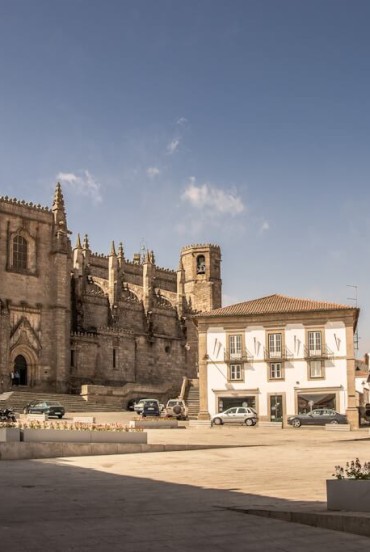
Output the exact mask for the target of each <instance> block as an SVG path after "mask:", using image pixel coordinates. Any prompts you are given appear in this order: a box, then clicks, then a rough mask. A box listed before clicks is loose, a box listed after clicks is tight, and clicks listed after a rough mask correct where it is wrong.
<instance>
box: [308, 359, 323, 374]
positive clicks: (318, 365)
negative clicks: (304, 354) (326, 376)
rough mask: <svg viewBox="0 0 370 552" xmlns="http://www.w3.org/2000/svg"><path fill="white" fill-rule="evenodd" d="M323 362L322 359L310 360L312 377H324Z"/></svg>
mask: <svg viewBox="0 0 370 552" xmlns="http://www.w3.org/2000/svg"><path fill="white" fill-rule="evenodd" d="M322 377H323V370H322V362H321V360H311V362H310V378H322Z"/></svg>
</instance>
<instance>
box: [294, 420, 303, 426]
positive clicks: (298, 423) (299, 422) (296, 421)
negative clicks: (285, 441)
mask: <svg viewBox="0 0 370 552" xmlns="http://www.w3.org/2000/svg"><path fill="white" fill-rule="evenodd" d="M301 425H302V422H301V420H298V419H296V420H293V421H292V426H293V427H301Z"/></svg>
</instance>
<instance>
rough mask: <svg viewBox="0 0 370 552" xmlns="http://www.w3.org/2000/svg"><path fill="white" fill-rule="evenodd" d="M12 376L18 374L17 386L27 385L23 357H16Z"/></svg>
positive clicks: (25, 363)
mask: <svg viewBox="0 0 370 552" xmlns="http://www.w3.org/2000/svg"><path fill="white" fill-rule="evenodd" d="M14 374H19V378H17V379H18V383H17V381H16V384H17V385H27V361H26V359H25V358H24V356H23V355H18V356H17V357H16V358H15V360H14Z"/></svg>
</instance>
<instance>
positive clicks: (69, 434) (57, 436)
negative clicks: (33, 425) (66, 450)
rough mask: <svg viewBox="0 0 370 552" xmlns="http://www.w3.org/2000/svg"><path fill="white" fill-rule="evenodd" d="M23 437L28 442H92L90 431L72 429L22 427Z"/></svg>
mask: <svg viewBox="0 0 370 552" xmlns="http://www.w3.org/2000/svg"><path fill="white" fill-rule="evenodd" d="M22 437H23V438H22V441H25V442H27V443H29V442H38V443H63V442H68V443H90V431H73V430H72V429H22Z"/></svg>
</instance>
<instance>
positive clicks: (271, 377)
mask: <svg viewBox="0 0 370 552" xmlns="http://www.w3.org/2000/svg"><path fill="white" fill-rule="evenodd" d="M276 365H280V375H279V376H277V375H276V376H274V375H273V366H276ZM268 379H269V381H277V380H279V381H281V380H284V379H285V369H284V363H283V362H281V361H279V362H270V363H269V365H268Z"/></svg>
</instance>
